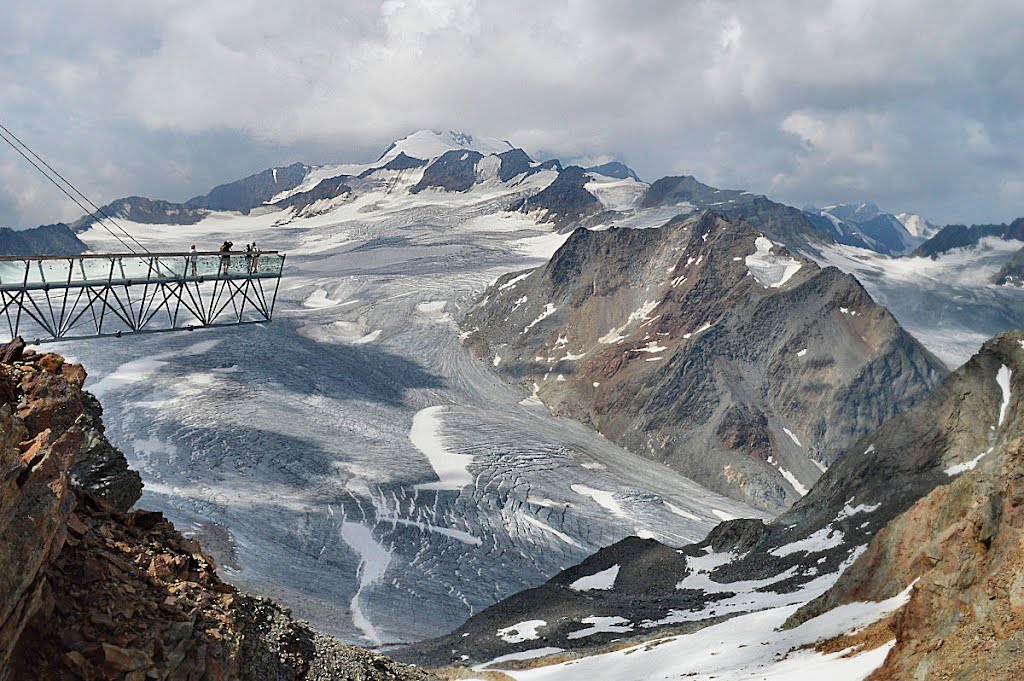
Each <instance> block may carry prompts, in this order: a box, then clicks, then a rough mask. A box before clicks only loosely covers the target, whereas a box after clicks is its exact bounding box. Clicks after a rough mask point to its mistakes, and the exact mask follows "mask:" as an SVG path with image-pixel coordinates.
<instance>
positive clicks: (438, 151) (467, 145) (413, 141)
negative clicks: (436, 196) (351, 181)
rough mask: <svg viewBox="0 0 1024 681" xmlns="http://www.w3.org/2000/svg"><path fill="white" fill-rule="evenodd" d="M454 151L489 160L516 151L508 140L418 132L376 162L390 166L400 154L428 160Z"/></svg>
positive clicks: (398, 141) (453, 133) (458, 133)
mask: <svg viewBox="0 0 1024 681" xmlns="http://www.w3.org/2000/svg"><path fill="white" fill-rule="evenodd" d="M453 149H465V150H467V151H476V152H478V153H481V154H483V155H484V156H487V155H489V154H501V153H503V152H506V151H511V150H512V149H515V147H514V146H513V145H512V144H511V143H510V142H509V141H508V140H502V139H497V138H495V137H481V136H476V135H471V134H469V133H467V132H461V131H458V130H418V131H416V132H414V133H412V134H411V135H407V136H405V137H403V138H401V139H398V140H395V141H394V142H392V143H391V145H390V146H389V147H388V148H387V149H386V150H385V151H384V153H383V154H381V156H380V158H378V159H377V161H376V162H377V163H387V162H389V161H391V160H392V159H393V158H395V157H396V156H398V155H399V154H401V153H404V154H405V155H406V156H409V157H411V158H418V159H423V160H428V159H432V158H437V157H438V156H441V155H442V154H444V153H445V152H447V151H452V150H453Z"/></svg>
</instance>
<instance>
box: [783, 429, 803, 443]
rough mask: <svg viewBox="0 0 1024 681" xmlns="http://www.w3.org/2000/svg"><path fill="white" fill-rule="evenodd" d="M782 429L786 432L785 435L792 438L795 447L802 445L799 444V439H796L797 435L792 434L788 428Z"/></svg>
mask: <svg viewBox="0 0 1024 681" xmlns="http://www.w3.org/2000/svg"><path fill="white" fill-rule="evenodd" d="M782 430H783V431H784V432H785V433H786V435H788V436H789V439H790V440H792V441H793V442H794V443H795V444H796V446H797V447H803V445H802V444H800V440H799V439H797V436H796V435H794V434H793V431H791V430H790V429H789V428H783V429H782Z"/></svg>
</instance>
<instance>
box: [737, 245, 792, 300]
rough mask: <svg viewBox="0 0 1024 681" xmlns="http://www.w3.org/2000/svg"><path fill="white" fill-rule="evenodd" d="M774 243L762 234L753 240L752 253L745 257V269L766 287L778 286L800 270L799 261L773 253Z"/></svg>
mask: <svg viewBox="0 0 1024 681" xmlns="http://www.w3.org/2000/svg"><path fill="white" fill-rule="evenodd" d="M774 247H775V244H773V243H772V242H771V240H770V239H767V238H765V237H763V236H759V237H757V238H756V239H755V240H754V248H755V249H756V250H755V251H754V253H753V254H751V255H748V256H747V257H746V264H747V269H748V270H750V273H751V274H752V275H754V279H757V281H758V283H760V284H761V285H762V286H766V287H768V288H778V287H780V286H782V285H784V284H785V283H786V282H787V281H789V280H790V279H791V278H792V277H793V275H794V274H796V273H797V272H799V271H800V262H799V261H798V260H794V259H793V258H789V257H784V256H781V255H773V254H772V248H774Z"/></svg>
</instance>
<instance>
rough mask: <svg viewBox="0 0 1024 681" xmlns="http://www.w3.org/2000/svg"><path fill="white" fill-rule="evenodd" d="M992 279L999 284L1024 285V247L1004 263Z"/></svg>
mask: <svg viewBox="0 0 1024 681" xmlns="http://www.w3.org/2000/svg"><path fill="white" fill-rule="evenodd" d="M992 281H993V283H995V284H996V285H997V286H1024V248H1022V249H1020V250H1019V251H1017V253H1016V254H1014V256H1013V257H1012V258H1010V262H1008V263H1006V264H1005V265H1003V267H1002V269H1000V270H999V272H997V273H996V276H995V277H993V280H992Z"/></svg>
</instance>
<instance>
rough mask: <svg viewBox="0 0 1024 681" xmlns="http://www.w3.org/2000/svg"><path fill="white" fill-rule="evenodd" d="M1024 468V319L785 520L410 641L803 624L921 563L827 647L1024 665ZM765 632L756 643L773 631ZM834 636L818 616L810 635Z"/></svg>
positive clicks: (585, 646)
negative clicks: (773, 614)
mask: <svg viewBox="0 0 1024 681" xmlns="http://www.w3.org/2000/svg"><path fill="white" fill-rule="evenodd" d="M1021 480H1024V331H1012V332H1008V333H1005V334H1002V335H1001V336H999V337H997V338H995V339H993V340H991V341H989V342H988V343H986V344H985V346H984V347H983V348H982V349H981V351H980V352H979V353H978V354H977V355H975V356H974V357H973V358H972V359H971V360H970V361H969V362H967V363H966V364H965V365H964V366H962V367H960V368H959V369H957V370H956V371H955V372H953V373H952V374H950V375H948V376H947V377H946V379H945V380H944V381H943V382H942V384H941V385H940V386H939V387H938V388H937V389H936V390H935V391H933V392H932V393H931V394H930V395H929V396H927V397H926V398H924V399H922V400H921V401H919V402H918V403H917V404H915V405H914V406H912V407H910V408H909V409H907V410H906V411H904V412H902V413H900V414H898V415H897V416H895V417H893V418H891V419H889V420H888V421H886V423H884V424H883V425H882V426H881V427H880V428H878V429H876V430H875V431H874V432H872V433H870V434H869V435H867V436H866V437H863V438H861V439H860V440H858V441H857V442H856V443H854V444H853V445H852V446H851V447H850V448H849V449H848V451H847V452H846V453H845V454H843V455H842V456H840V457H838V458H837V462H836V463H835V465H833V466H832V467H830V468H829V470H828V471H827V472H826V473H825V475H824V476H823V477H822V478H821V479H820V480H819V481H818V482H817V483H816V484H815V485H814V487H813V488H812V489H811V491H810V492H809V493H808V494H807V495H806V496H805V497H803V498H802V499H801V500H800V501H799V502H798V503H797V504H796V505H794V506H793V507H792V508H791V509H790V510H788V511H786V512H785V513H783V514H782V515H780V516H778V517H777V518H776V519H775V520H774V521H772V522H770V523H767V524H766V523H764V522H762V521H760V520H756V519H736V520H729V521H726V522H723V523H722V524H720V525H719V526H718V527H716V528H715V529H713V530H712V531H711V532H710V533H709V534H708V536H707V537H706V538H705V539H704V540H703V541H701V542H699V543H697V544H692V545H689V546H685V547H682V548H680V549H677V550H673V549H671V548H669V547H666V546H664V545H662V544H659V543H658V542H656V541H653V540H643V539H639V538H636V537H633V538H629V539H627V540H624V541H622V542H619V543H617V544H615V545H612V546H609V547H607V548H605V549H602V550H601V551H599V552H597V553H596V554H594V555H592V556H590V557H589V558H587V559H586V560H585V561H583V562H582V563H580V564H579V565H576V566H574V567H571V568H568V569H566V570H565V571H563V572H561V573H559V574H558V575H556V576H555V577H554V578H552V579H551V580H550V581H549V582H547V583H546V584H544V585H542V586H540V587H538V588H535V589H530V590H527V591H523V592H520V593H518V594H516V595H514V596H512V597H510V598H508V599H505V600H504V601H501V602H499V603H497V604H496V605H494V606H492V607H490V608H487V609H485V610H483V611H481V612H479V613H477V614H476V615H474V617H473V618H471V619H470V620H469V621H467V622H466V623H465V624H464V625H463V626H462V627H460V628H459V629H458V630H456V631H455V632H453V633H452V634H450V635H447V636H444V637H440V638H438V639H434V640H431V641H425V642H422V643H419V644H416V645H415V646H411V647H410V648H408V649H406V650H404V651H400V652H399V653H398V655H399V656H400V657H402V658H403V659H408V660H421V661H424V662H431V663H434V664H439V663H442V662H444V661H448V662H455V661H458V660H459V659H460V658H461V656H463V655H465V656H467V657H468V659H469V660H470V661H471V662H472V663H480V662H483V661H486V660H489V659H493V658H495V657H498V656H503V655H508V654H512V653H521V652H522V651H524V650H527V649H536V648H538V647H540V648H542V649H545V648H546V649H547V650H549V651H554V650H558V649H570V650H571V649H575V650H581V651H583V652H584V653H587V652H595V651H598V650H602V649H606V648H604V647H605V646H608V645H613V644H614V645H616V646H621V645H623V644H630V643H639V642H642V641H644V640H649V639H652V638H659V639H660V638H661V637H663V636H664V635H665V634H668V633H673V634H678V633H688V632H692V631H695V630H699V629H701V628H703V627H707V626H711V625H714V624H717V623H719V622H721V621H723V620H724V619H726V618H730V617H734V616H743V615H744V614H746V613H749V612H752V611H758V610H765V609H772V608H783V609H785V608H788V607H789V606H794V605H801V604H803V607H802V608H801V609H800V610H799V611H797V613H796V614H795V615H794V616H792V617H790V619H789V621H788V623H787V626H789V627H796V626H799V625H800V624H802V623H805V622H808V620H811V619H812V618H815V617H817V616H822V615H826V614H827V613H828V612H829V611H830V610H831V609H833V608H835V607H837V606H839V605H842V604H846V603H852V602H855V601H882V600H885V599H888V598H894V597H896V596H897V595H899V594H900V593H901V592H903V591H904V590H905V589H907V587H909V586H910V585H911V584H912V583H914V580H916V579H919V578H920V581H919V582H918V583H917V585H916V588H915V589H913V590H912V591H911V595H910V599H909V602H908V603H907V604H906V606H905V607H904V608H903V609H902V610H901V611H899V612H898V613H897V614H896V616H895V618H893V617H887V618H885V619H882V620H880V621H879V622H877V623H876V624H873V625H871V627H870V628H868V629H865V630H864V631H863V633H862V634H861V635H854V636H853V637H851V638H845V639H840V640H838V641H829V642H826V643H825V644H824V645H825V646H827V648H825V649H826V650H827V651H838V650H843V649H847V648H849V647H851V646H863V647H865V648H866V649H871V648H876V647H877V646H879V645H882V644H885V643H887V642H889V641H890V640H892V639H893V638H896V639H897V643H896V647H895V648H894V650H893V652H892V653H891V654H890V655H889V657H888V658H887V660H886V662H885V665H884V666H883V667H882V671H881V672H880V673H879V674H878V678H884V679H890V678H891V679H906V678H926V677H927V678H931V676H929V675H928V674H927V673H926V672H928V671H930V672H931V673H932V674H933V675H936V674H937V672H938V671H940V670H947V669H948V670H951V673H950V674H949V675H948V677H949V678H983V677H986V676H989V677H991V678H1015V676H1014V675H1013V674H1010V673H1008V672H1009V670H1016V668H1015V667H1013V666H1012V665H1013V664H1019V654H1016V655H1015V654H1014V653H1015V652H1016V651H1015V646H1017V645H1019V642H1020V633H1021V629H1022V624H1021V623H1022V622H1024V619H1021V618H1020V617H1019V613H1018V612H1017V610H1018V608H1019V604H1018V603H1017V600H1019V599H1017V597H1016V596H1015V595H1014V593H1015V590H1017V589H1018V588H1019V581H1020V578H1019V574H1020V572H1021V569H1022V564H1024V551H1022V549H1021V547H1022V546H1024V543H1022V537H1021V534H1022V528H1024V523H1022V522H1021V517H1020V516H1021V514H1022V513H1024V511H1022V510H1021V509H1022V508H1024V502H1022V500H1024V491H1022V490H1019V489H1017V487H1019V486H1020V484H1021ZM908 509H909V510H908ZM865 549H866V550H865ZM844 570H845V572H843V571H844ZM840 574H842V576H840ZM837 580H838V581H837ZM833 585H834V586H833ZM778 612H782V613H783V617H785V616H786V615H788V612H789V611H787V610H779V611H778ZM777 621H778V622H779V623H780V624H781V623H782V621H781V620H777ZM868 623H870V621H869V622H868ZM741 626H750V624H749V623H747V624H745V625H741ZM808 626H810V627H813V626H814V625H813V623H811V624H808ZM756 635H757V636H758V638H756V639H752V640H750V641H745V642H744V644H745V645H758V644H761V645H767V643H761V642H762V641H764V640H765V639H770V638H771V636H772V634H771V633H770V632H769V631H767V630H765V631H759V632H758V633H757V634H756ZM818 639H820V634H818V633H816V632H814V631H812V632H811V636H810V638H809V639H808V640H807V643H810V644H812V645H814V644H815V642H816V641H818ZM717 641H718V639H715V642H717ZM939 641H941V642H942V643H941V645H940V644H939ZM818 643H820V641H818ZM638 650H639V649H638ZM990 653H991V654H990ZM559 655H560V657H561V659H565V658H566V657H567V656H568V655H566V654H564V653H560V654H559ZM551 661H557V660H549V662H551ZM641 664H642V663H641ZM686 664H687V661H686V660H685V659H680V660H678V661H676V664H675V668H676V670H677V671H678V672H680V673H684V672H686V670H687V667H686ZM952 672H958V673H952ZM872 678H875V677H872ZM937 678H939V677H938V676H937ZM941 678H945V676H942V677H941Z"/></svg>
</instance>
